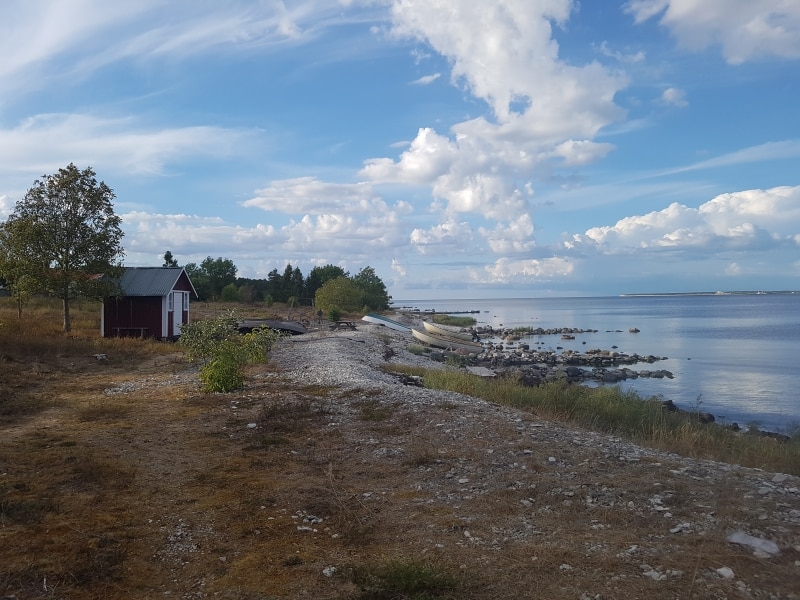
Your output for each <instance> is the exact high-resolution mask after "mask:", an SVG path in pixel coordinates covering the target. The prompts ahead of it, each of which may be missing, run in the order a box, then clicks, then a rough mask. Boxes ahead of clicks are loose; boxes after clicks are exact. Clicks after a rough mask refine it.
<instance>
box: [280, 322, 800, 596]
mask: <svg viewBox="0 0 800 600" xmlns="http://www.w3.org/2000/svg"><path fill="white" fill-rule="evenodd" d="M410 343H411V340H410V336H408V335H407V334H404V333H401V332H396V331H392V330H388V329H385V328H382V327H379V326H375V325H370V324H359V326H358V330H357V331H347V332H328V331H317V332H312V333H310V334H307V335H303V336H298V337H294V338H289V339H286V340H284V341H283V342H281V343H280V344H279V345H278V347H277V348H276V349H275V350H274V352H273V354H272V357H271V361H272V362H273V363H274V364H275V365H277V366H279V367H280V376H281V377H285V378H289V379H291V380H294V381H295V382H297V383H298V384H305V385H320V386H337V387H339V388H342V389H345V390H347V389H349V390H351V391H352V394H351V398H350V400H349V401H342V402H339V403H337V404H336V405H335V407H334V408H333V414H331V416H330V422H329V424H328V429H329V430H334V429H335V430H336V431H337V432H339V433H340V434H341V435H342V436H343V438H344V440H345V442H344V444H343V445H344V446H346V447H347V448H349V451H348V454H347V455H346V457H344V456H340V459H342V460H347V461H361V463H364V464H366V463H369V464H372V465H377V468H380V465H381V464H383V465H385V468H386V469H390V468H397V467H398V466H401V465H409V464H412V465H417V464H418V465H419V466H418V468H415V469H412V473H411V474H410V475H409V476H408V478H407V480H404V481H403V482H402V488H403V490H400V489H398V488H397V484H396V482H395V483H392V484H383V485H378V484H376V483H375V482H374V481H371V482H364V490H363V492H362V493H363V494H364V497H365V498H376V497H380V498H384V499H385V498H387V497H389V496H397V495H398V494H401V493H403V494H405V495H406V496H407V500H406V501H405V505H404V506H403V510H405V511H407V515H408V516H407V520H408V523H409V525H411V524H413V525H414V526H416V527H417V528H421V530H424V531H426V532H428V533H429V535H426V536H423V537H422V538H421V539H420V537H419V536H415V537H414V538H413V540H414V541H413V542H409V543H413V544H417V545H419V546H420V547H419V548H417V549H416V551H418V552H420V553H422V554H425V553H431V554H436V553H437V552H438V553H441V552H446V551H447V549H448V548H461V549H464V548H472V549H473V550H474V549H475V548H480V549H483V550H491V551H493V552H494V553H495V554H494V556H495V557H500V556H513V557H515V558H514V559H515V560H518V559H519V557H520V556H524V557H525V558H524V560H525V561H526V563H528V562H531V561H532V562H533V563H535V562H536V561H543V562H544V563H545V564H546V566H547V568H548V569H552V570H554V571H555V572H557V573H559V574H560V575H561V576H564V577H567V576H571V577H573V578H574V579H575V582H576V585H577V587H576V588H575V593H574V594H573V593H570V594H569V595H567V596H564V597H575V598H612V597H613V598H617V597H619V598H622V597H643V596H638V595H627V594H629V593H630V590H631V589H636V590H643V591H641V593H642V594H645V595H647V596H649V597H651V598H656V597H664V598H667V597H669V598H682V597H697V598H729V597H731V598H733V597H735V598H798V597H800V596H799V595H798V589H800V588H798V586H797V581H800V479H798V478H797V477H794V476H789V475H785V474H780V473H777V474H776V473H768V472H765V471H761V470H758V469H749V468H743V467H739V466H736V465H729V464H723V463H717V462H713V461H703V460H694V459H688V458H684V457H680V456H677V455H674V454H670V453H666V452H660V451H656V450H652V449H647V448H642V447H640V446H637V445H635V444H632V443H628V442H626V441H624V440H621V439H619V438H616V437H613V436H608V435H602V434H597V433H593V432H588V431H583V430H577V429H570V428H568V427H563V426H560V425H557V424H554V423H552V422H547V421H543V420H541V419H538V418H537V417H536V416H535V415H533V414H530V413H526V412H522V411H517V410H514V409H511V408H507V407H502V406H498V405H494V404H491V403H488V402H485V401H483V400H478V399H475V398H471V397H468V396H464V395H460V394H455V393H451V392H444V391H434V390H428V389H425V388H421V387H415V386H411V385H404V384H403V382H401V381H400V380H399V379H398V378H397V377H395V376H393V375H391V374H388V373H385V372H383V371H382V370H381V367H382V366H384V365H386V364H387V363H399V364H414V365H421V366H424V367H428V368H447V367H446V366H444V365H442V364H440V363H436V362H433V361H431V360H430V359H428V358H427V357H421V356H417V355H414V354H412V353H410V352H408V350H407V348H408V345H409V344H410ZM266 376H270V375H266ZM367 399H369V400H370V401H372V402H377V403H379V404H380V405H382V406H385V407H387V408H390V409H391V411H392V417H391V420H392V421H393V422H394V423H402V424H403V429H400V430H391V429H387V428H386V427H384V429H383V430H382V431H381V432H380V434H376V433H375V430H374V429H370V428H369V427H365V425H364V423H363V422H359V420H358V410H359V406H360V405H361V404H363V402H364V401H366V400H367ZM767 443H769V442H767ZM370 486H372V487H370ZM434 507H436V509H437V510H436V511H434ZM443 509H446V511H448V517H447V519H445V520H444V522H443V521H442V520H441V519H438V518H432V517H431V514H432V511H433V512H436V514H439V512H440V511H441V510H443ZM384 510H388V509H386V508H384ZM445 522H446V523H447V524H445ZM554 556H555V557H554ZM497 561H499V558H496V559H495V562H496V564H495V563H493V564H494V567H493V568H496V569H497V570H498V571H499V570H502V569H503V568H504V567H503V566H502V565H501V564H500V562H497ZM545 564H541V563H540V564H539V566H540V567H543V566H545ZM642 580H645V581H648V582H649V585H650V587H647V585H644V584H641V581H642ZM578 582H579V583H578ZM633 582H638V583H637V585H638V586H640V587H636V586H634V587H633V588H632V587H631V585H632V583H633ZM641 586H643V587H641ZM687 590H688V591H689V592H690V593H687ZM638 593H639V592H637V594H638Z"/></svg>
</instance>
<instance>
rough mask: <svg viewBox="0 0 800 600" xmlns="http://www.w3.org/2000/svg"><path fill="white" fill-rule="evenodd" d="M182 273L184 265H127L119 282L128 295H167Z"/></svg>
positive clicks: (190, 283)
mask: <svg viewBox="0 0 800 600" xmlns="http://www.w3.org/2000/svg"><path fill="white" fill-rule="evenodd" d="M181 273H183V267H127V268H126V269H125V272H124V273H123V274H122V277H121V278H120V281H119V284H120V287H122V291H123V292H124V293H125V295H126V296H166V295H167V294H169V293H170V292H171V291H172V290H173V288H174V287H175V284H177V283H178V279H179V278H180V276H181ZM187 278H188V276H187ZM189 285H192V282H191V281H189ZM192 291H194V286H192ZM195 295H196V294H195Z"/></svg>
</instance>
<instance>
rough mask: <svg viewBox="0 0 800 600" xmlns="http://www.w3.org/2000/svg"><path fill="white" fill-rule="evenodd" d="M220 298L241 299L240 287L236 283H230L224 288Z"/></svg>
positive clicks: (235, 300)
mask: <svg viewBox="0 0 800 600" xmlns="http://www.w3.org/2000/svg"><path fill="white" fill-rule="evenodd" d="M220 299H221V300H222V301H223V302H239V300H240V299H241V297H240V295H239V288H238V287H236V284H235V283H229V284H228V285H226V286H225V287H224V288H222V293H221V294H220Z"/></svg>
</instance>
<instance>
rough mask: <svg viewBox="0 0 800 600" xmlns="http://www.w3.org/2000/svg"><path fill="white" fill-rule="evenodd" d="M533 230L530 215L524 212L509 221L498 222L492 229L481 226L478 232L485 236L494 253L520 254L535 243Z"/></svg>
mask: <svg viewBox="0 0 800 600" xmlns="http://www.w3.org/2000/svg"><path fill="white" fill-rule="evenodd" d="M533 230H534V228H533V221H532V220H531V217H530V215H528V214H524V215H520V217H519V218H518V219H516V220H514V221H511V222H510V223H506V224H501V223H498V224H497V226H496V227H495V228H494V229H492V230H488V229H485V228H483V227H481V228H479V229H478V233H480V234H481V235H482V236H483V237H485V238H486V240H487V242H488V244H489V249H490V250H491V251H492V252H494V253H495V254H520V253H524V252H528V251H529V250H531V249H532V248H533V247H534V246H535V245H536V242H535V241H534V239H533Z"/></svg>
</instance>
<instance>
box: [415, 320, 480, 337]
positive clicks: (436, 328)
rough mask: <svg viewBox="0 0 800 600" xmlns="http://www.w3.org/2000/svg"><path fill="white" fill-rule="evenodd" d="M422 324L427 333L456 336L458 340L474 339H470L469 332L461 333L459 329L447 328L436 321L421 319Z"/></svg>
mask: <svg viewBox="0 0 800 600" xmlns="http://www.w3.org/2000/svg"><path fill="white" fill-rule="evenodd" d="M422 326H423V327H424V328H425V331H426V332H428V333H432V334H434V335H443V336H446V337H451V338H456V339H458V340H464V341H467V342H472V341H474V340H473V339H472V335H470V334H469V333H462V332H460V331H454V330H453V329H448V328H447V327H442V326H441V325H438V324H437V323H431V322H430V321H423V322H422Z"/></svg>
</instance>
